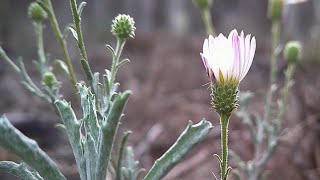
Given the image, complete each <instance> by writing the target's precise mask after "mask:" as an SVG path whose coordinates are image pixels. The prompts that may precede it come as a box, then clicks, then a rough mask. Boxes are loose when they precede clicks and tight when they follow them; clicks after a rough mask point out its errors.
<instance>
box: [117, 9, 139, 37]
mask: <svg viewBox="0 0 320 180" xmlns="http://www.w3.org/2000/svg"><path fill="white" fill-rule="evenodd" d="M134 24H135V22H134V19H133V18H132V17H130V16H129V15H126V14H119V15H118V16H117V17H116V18H115V19H114V20H113V21H112V25H111V32H112V34H113V35H115V36H117V37H118V38H120V39H129V38H134V36H135V34H134V31H135V30H136V27H135V26H134Z"/></svg>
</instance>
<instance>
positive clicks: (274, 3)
mask: <svg viewBox="0 0 320 180" xmlns="http://www.w3.org/2000/svg"><path fill="white" fill-rule="evenodd" d="M283 3H284V2H283V0H269V6H268V16H269V18H270V19H272V20H273V21H280V20H281V17H282V10H283Z"/></svg>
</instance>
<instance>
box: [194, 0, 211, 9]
mask: <svg viewBox="0 0 320 180" xmlns="http://www.w3.org/2000/svg"><path fill="white" fill-rule="evenodd" d="M192 2H193V4H194V5H195V6H196V7H197V8H199V9H200V10H204V9H207V8H209V7H210V6H211V4H212V3H213V0H193V1H192Z"/></svg>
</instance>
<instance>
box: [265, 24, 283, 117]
mask: <svg viewBox="0 0 320 180" xmlns="http://www.w3.org/2000/svg"><path fill="white" fill-rule="evenodd" d="M271 36H272V47H271V61H270V65H271V70H270V77H269V78H270V81H269V87H270V89H269V91H268V93H267V97H266V106H265V114H264V120H265V121H267V120H268V119H269V118H270V113H271V112H270V111H271V103H272V97H273V84H274V83H275V80H276V75H277V71H278V68H277V47H278V45H279V40H280V22H279V21H273V22H272V27H271Z"/></svg>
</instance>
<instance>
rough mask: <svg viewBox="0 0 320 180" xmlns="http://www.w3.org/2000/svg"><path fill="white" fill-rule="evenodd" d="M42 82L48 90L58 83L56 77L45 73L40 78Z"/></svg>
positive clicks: (50, 73)
mask: <svg viewBox="0 0 320 180" xmlns="http://www.w3.org/2000/svg"><path fill="white" fill-rule="evenodd" d="M42 82H43V83H44V84H45V85H47V86H48V87H49V88H50V89H52V88H53V87H54V86H55V85H56V84H57V83H58V81H57V79H56V76H55V75H54V74H53V73H52V72H45V73H44V74H43V77H42Z"/></svg>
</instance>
